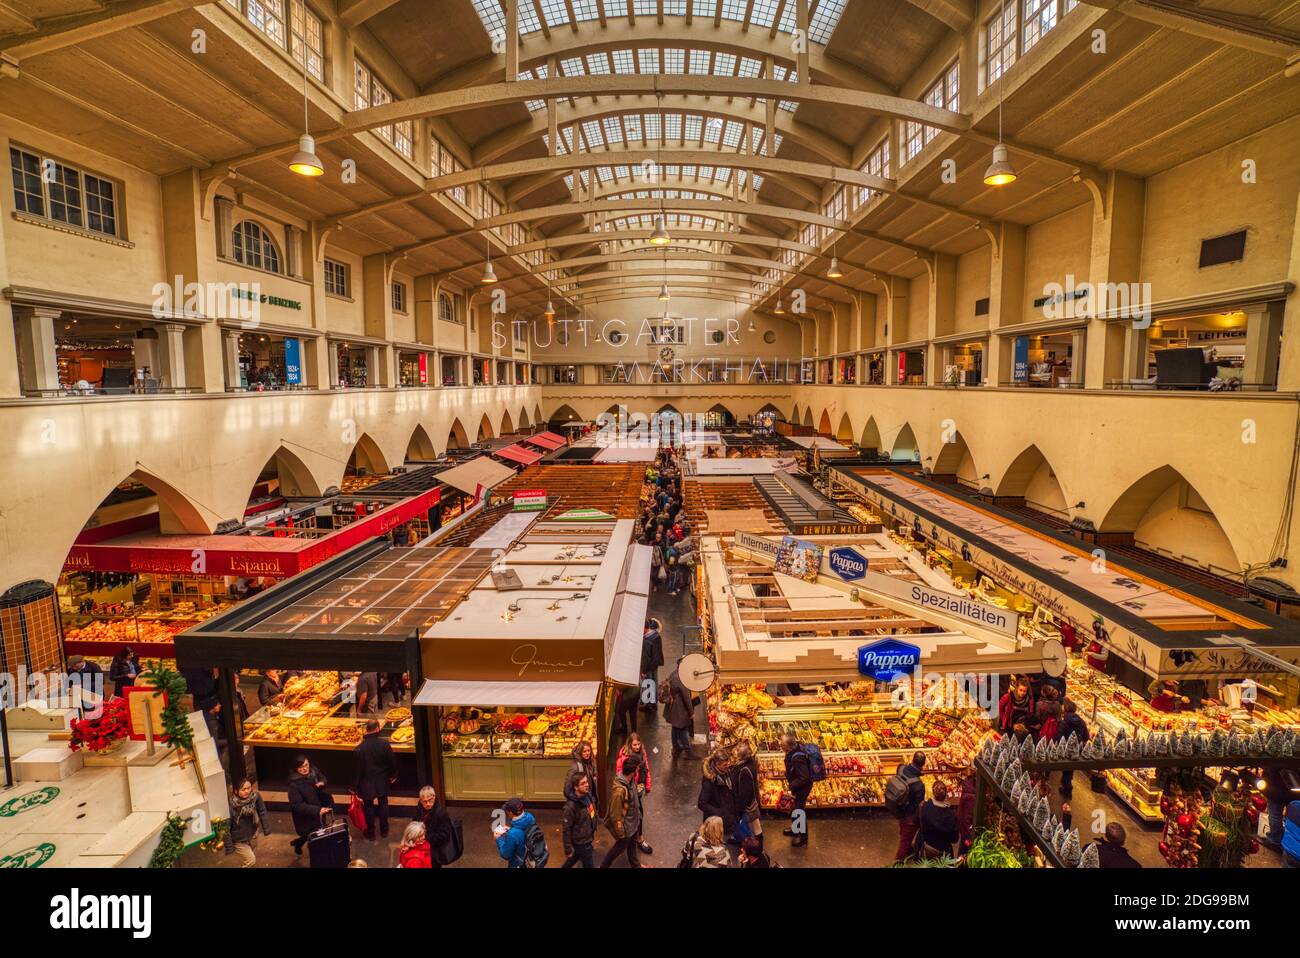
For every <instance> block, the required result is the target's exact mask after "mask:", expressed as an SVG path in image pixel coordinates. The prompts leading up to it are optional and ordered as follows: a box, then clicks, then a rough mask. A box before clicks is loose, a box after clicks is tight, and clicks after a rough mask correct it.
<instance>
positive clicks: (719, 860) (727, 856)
mask: <svg viewBox="0 0 1300 958" xmlns="http://www.w3.org/2000/svg"><path fill="white" fill-rule="evenodd" d="M724 833H725V828H724V826H723V824H722V819H721V818H719V817H718V816H717V815H712V816H710V817H709V818H706V819H705V820H704V824H702V825H701V826H700V827H699V830H698V831H696V832H695V833H694V834H693V835H691V837H690V838H688V839H687V840H686V844H685V845H683V846H682V860H683V861H684V862H685V861H689V862H690V863H691V864H690V867H691V868H730V867H731V852H729V851H727V845H726V842H725V841H724Z"/></svg>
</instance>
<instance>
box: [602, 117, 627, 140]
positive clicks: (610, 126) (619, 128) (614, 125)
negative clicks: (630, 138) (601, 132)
mask: <svg viewBox="0 0 1300 958" xmlns="http://www.w3.org/2000/svg"><path fill="white" fill-rule="evenodd" d="M605 140H606V141H607V142H609V143H622V142H623V125H622V124H621V123H619V122H618V117H616V116H607V117H605Z"/></svg>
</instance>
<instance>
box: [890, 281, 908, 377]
mask: <svg viewBox="0 0 1300 958" xmlns="http://www.w3.org/2000/svg"><path fill="white" fill-rule="evenodd" d="M886 282H887V283H888V284H889V302H888V303H887V304H886V307H885V346H886V351H885V385H887V386H896V385H898V353H897V351H896V350H895V349H894V348H893V346H894V339H895V338H896V337H897V335H898V327H899V324H900V323H902V324H905V323H906V322H907V308H908V307H907V298H908V294H909V293H910V292H911V288H912V284H911V281H910V280H907V279H903V278H902V277H900V276H890V277H889V278H888V279H887V280H886Z"/></svg>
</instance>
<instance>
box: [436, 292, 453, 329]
mask: <svg viewBox="0 0 1300 958" xmlns="http://www.w3.org/2000/svg"><path fill="white" fill-rule="evenodd" d="M438 318H439V319H441V320H442V321H443V322H444V323H454V322H456V311H455V310H454V309H453V308H452V305H451V297H450V296H448V295H447V294H446V293H439V294H438Z"/></svg>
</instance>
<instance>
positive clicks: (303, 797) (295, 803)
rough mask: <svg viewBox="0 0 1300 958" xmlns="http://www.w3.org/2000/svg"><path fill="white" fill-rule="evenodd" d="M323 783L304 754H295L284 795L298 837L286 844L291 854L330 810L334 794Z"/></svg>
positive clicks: (315, 828) (317, 770)
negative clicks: (286, 794)
mask: <svg viewBox="0 0 1300 958" xmlns="http://www.w3.org/2000/svg"><path fill="white" fill-rule="evenodd" d="M327 784H328V783H327V782H326V781H325V776H324V775H322V774H321V773H320V770H319V769H317V768H316V766H315V765H313V764H312V763H311V759H309V758H308V757H307V756H306V755H299V756H298V757H297V758H296V759H295V760H294V767H293V772H292V773H291V774H290V775H289V786H288V797H289V813H290V815H291V816H292V818H293V830H294V831H296V832H297V833H298V837H297V838H296V839H294V840H293V841H292V842H290V843H289V844H290V845H292V846H293V851H294V854H295V855H301V854H302V847H303V845H305V844H307V838H308V836H310V835H311V833H312V832H314V831H316V830H317V829H319V828H320V827H321V826H323V825H324V824H325V820H326V819H327V818H329V816H330V813H331V812H332V811H333V810H334V796H333V795H331V794H330V793H329V791H327V789H326V785H327Z"/></svg>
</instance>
